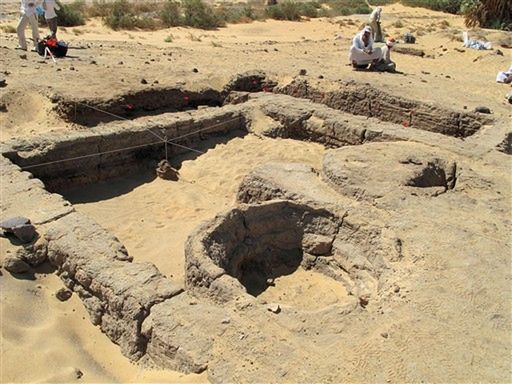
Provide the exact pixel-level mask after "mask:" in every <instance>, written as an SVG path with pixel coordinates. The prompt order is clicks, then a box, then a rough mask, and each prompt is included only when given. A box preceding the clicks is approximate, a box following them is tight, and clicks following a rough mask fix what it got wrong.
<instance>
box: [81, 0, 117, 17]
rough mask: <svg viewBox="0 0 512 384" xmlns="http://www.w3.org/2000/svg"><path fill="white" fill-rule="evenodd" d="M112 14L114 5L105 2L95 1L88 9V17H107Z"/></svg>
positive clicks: (102, 0) (101, 0)
mask: <svg viewBox="0 0 512 384" xmlns="http://www.w3.org/2000/svg"><path fill="white" fill-rule="evenodd" d="M111 12H112V3H111V2H109V3H107V2H106V1H105V0H93V2H92V3H91V4H90V5H89V6H88V7H87V16H89V17H106V16H108V15H109V14H110V13H111Z"/></svg>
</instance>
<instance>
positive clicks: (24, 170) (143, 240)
mask: <svg viewBox="0 0 512 384" xmlns="http://www.w3.org/2000/svg"><path fill="white" fill-rule="evenodd" d="M326 88H328V89H329V91H328V92H326V91H324V90H323V89H326ZM52 102H53V105H54V110H55V113H57V114H58V115H59V116H60V117H61V118H62V119H64V120H66V121H68V122H70V123H72V124H75V126H76V127H77V128H76V129H75V130H74V131H72V132H62V133H60V132H58V131H57V132H53V133H50V134H46V135H45V134H42V135H38V136H34V137H30V138H25V139H22V140H18V139H14V140H11V141H8V142H5V143H3V144H2V149H1V151H2V158H1V167H2V177H3V180H4V181H3V182H2V193H3V199H4V201H3V209H2V215H3V217H18V218H19V217H22V218H26V219H29V221H28V223H27V222H23V223H19V222H16V223H14V224H13V223H12V222H11V227H12V228H7V227H8V226H9V223H7V224H6V223H5V222H3V224H2V225H3V227H2V228H3V229H4V231H5V230H6V228H7V230H10V232H9V235H8V236H9V238H10V239H11V241H12V242H14V244H15V245H17V246H18V251H16V253H15V254H14V255H11V256H9V257H10V259H9V260H8V261H6V260H4V267H5V268H6V269H7V268H8V265H10V268H11V269H12V268H13V265H14V266H15V267H14V268H20V269H18V270H15V272H16V273H18V274H19V273H23V268H21V267H20V265H22V264H25V265H27V268H38V266H39V265H41V264H43V263H50V264H51V265H52V266H53V267H54V268H55V273H56V274H58V276H59V277H60V279H61V281H62V283H63V286H65V292H69V295H75V296H77V297H78V298H79V300H80V302H81V303H82V304H83V306H84V307H85V309H86V310H87V313H88V315H89V319H88V321H90V322H91V323H92V324H93V325H94V326H97V327H98V328H99V329H101V332H102V333H103V334H104V337H105V338H108V339H109V340H110V341H111V342H112V343H115V344H116V345H117V346H118V348H120V350H121V352H122V354H123V355H124V356H125V357H126V358H127V359H129V360H131V361H132V362H134V363H135V364H138V365H140V366H141V367H146V368H152V369H172V370H175V371H178V372H182V373H187V374H188V373H196V374H199V373H202V372H206V375H207V379H208V380H209V381H211V382H214V383H223V382H281V381H283V382H339V381H340V380H341V381H343V380H345V379H348V380H352V379H353V380H354V381H359V380H363V381H366V379H367V378H368V377H367V376H365V375H364V372H362V371H364V370H366V369H371V370H373V369H374V367H373V366H374V365H379V364H385V363H386V362H387V360H388V359H391V360H393V361H395V362H394V363H393V364H398V365H396V367H397V369H396V370H393V371H390V372H386V371H382V372H381V373H380V375H379V376H378V377H376V378H375V380H377V381H388V382H389V381H401V380H402V379H403V378H405V377H407V378H408V379H411V380H412V381H415V380H416V379H420V378H421V377H424V376H423V375H426V374H427V372H429V373H428V375H429V376H428V377H429V379H432V376H431V375H432V373H431V372H430V368H429V366H430V364H431V363H430V362H429V360H428V359H426V358H425V359H420V360H417V361H416V363H415V365H414V366H411V365H410V364H408V362H407V356H404V355H400V354H398V352H396V351H398V350H403V349H404V348H406V349H408V350H409V351H414V348H416V347H417V348H421V349H423V348H424V346H425V345H428V346H429V347H428V348H439V349H444V348H445V346H444V345H443V344H430V343H431V341H428V340H432V339H433V338H439V337H443V338H444V337H446V338H447V339H449V340H453V341H454V342H455V343H458V342H460V343H464V342H463V341H462V340H460V341H456V340H459V338H460V339H462V338H463V337H465V336H463V334H465V333H466V331H465V330H464V327H462V328H460V329H457V328H454V327H444V326H443V327H440V328H439V327H436V326H435V324H436V323H437V322H443V318H444V317H445V316H448V313H449V312H450V311H451V310H452V308H453V305H457V303H453V302H452V301H453V300H454V298H453V296H450V297H451V299H450V300H437V301H435V302H434V301H432V298H431V297H432V296H431V293H432V292H434V291H436V292H437V293H436V294H437V295H439V296H440V297H443V295H444V294H446V293H447V292H445V293H444V292H443V291H442V290H440V289H441V288H440V287H439V286H436V280H437V279H438V277H435V276H441V275H445V274H448V275H449V277H450V279H452V280H451V281H453V286H452V288H453V289H456V290H457V292H459V293H457V300H460V301H461V303H460V305H461V306H460V310H461V311H462V312H461V318H460V321H461V322H462V323H463V324H465V326H467V327H470V328H471V327H473V326H475V325H474V324H473V322H474V321H476V322H477V324H480V325H478V326H479V327H484V329H486V330H484V332H489V335H490V334H491V333H492V332H498V333H503V334H504V333H507V332H508V329H509V325H507V324H509V323H508V322H507V321H506V320H505V319H506V318H507V316H509V315H510V313H509V312H507V311H505V308H502V309H501V310H500V309H499V308H498V307H496V309H495V310H494V312H492V313H488V314H485V315H484V314H482V316H483V318H486V319H487V320H486V322H485V323H480V322H479V321H480V320H478V319H476V318H470V317H468V316H467V314H464V313H465V312H464V311H465V310H466V309H465V308H466V306H465V305H464V302H466V300H472V299H471V297H472V292H474V290H475V289H485V288H477V286H475V284H477V283H476V282H472V283H471V282H468V280H467V278H466V274H469V273H471V274H473V272H470V269H473V268H474V267H475V265H477V264H478V263H481V262H484V263H485V264H484V265H485V268H488V267H489V265H490V264H487V263H491V260H490V259H489V258H490V257H491V255H492V256H493V257H502V258H508V257H509V255H510V252H509V251H510V248H509V247H510V244H509V243H507V242H506V241H502V240H500V233H501V234H502V235H503V234H504V233H505V232H506V231H507V230H506V225H504V224H505V223H507V222H508V224H510V216H509V215H508V214H507V213H509V209H508V206H507V205H508V202H507V199H508V198H509V197H510V196H509V192H510V191H509V190H507V188H506V187H505V188H504V189H503V190H504V191H507V195H506V196H504V195H501V194H498V195H497V193H498V190H495V189H494V188H489V185H490V184H489V183H490V181H489V180H490V179H489V178H490V177H493V175H490V174H489V173H487V172H486V170H485V166H480V165H477V164H476V163H475V161H474V157H473V156H474V155H475V153H476V152H478V153H481V154H484V153H485V154H486V156H491V159H496V161H498V162H501V161H502V160H503V162H504V163H507V164H508V161H509V154H510V151H508V154H507V151H506V150H505V151H503V149H502V148H501V147H500V146H499V145H498V146H496V147H495V148H491V149H490V152H489V150H487V149H486V150H485V151H481V149H479V148H480V144H479V140H480V139H479V135H480V132H481V131H482V130H485V129H492V127H494V126H498V127H499V126H500V125H502V124H504V122H503V121H500V120H496V119H492V118H490V117H488V116H485V115H481V114H478V113H474V112H457V111H453V110H450V109H444V108H442V107H439V106H435V105H432V104H428V103H422V102H419V101H417V100H413V99H406V98H403V97H397V96H393V95H392V94H386V93H385V92H384V91H382V90H379V89H377V88H375V87H371V86H369V85H365V84H358V83H354V82H346V83H343V82H340V83H336V84H329V85H328V86H326V85H325V84H322V83H321V82H318V81H316V82H310V81H309V80H308V79H307V78H305V77H303V76H299V77H296V78H294V79H293V80H292V81H291V82H288V83H287V84H284V85H282V84H279V83H278V82H277V81H274V80H272V79H271V78H270V77H268V76H267V75H266V74H265V73H263V72H259V71H257V72H254V71H253V72H246V73H241V74H238V75H236V76H234V77H233V78H232V80H231V81H229V82H228V83H227V84H226V85H225V86H224V88H223V89H222V90H220V91H219V90H217V91H216V90H213V89H210V90H205V91H204V92H197V91H194V92H192V91H189V90H187V89H185V88H183V87H181V88H180V87H176V88H169V89H166V88H162V89H159V90H155V91H154V92H153V93H151V92H148V91H144V92H141V93H132V94H127V95H122V96H119V97H116V98H115V99H110V100H106V99H80V98H72V99H71V98H66V97H56V98H54V99H53V100H52ZM149 106H151V108H149ZM502 140H506V138H502ZM489 161H491V160H489ZM492 161H494V160H492ZM503 167H504V168H503V172H505V169H506V166H503ZM496 177H497V179H496V180H494V181H493V183H505V184H506V183H508V181H507V179H506V178H505V179H503V178H501V180H500V177H499V176H498V175H496ZM476 207H478V210H479V220H480V226H483V228H484V231H483V232H482V231H481V227H480V226H478V227H477V226H475V221H474V219H473V218H472V215H473V212H474V210H475V209H476ZM15 221H16V220H15ZM20 228H22V229H21V230H20ZM30 229H32V230H33V232H34V233H30ZM27 231H28V232H27ZM20 233H21V234H20ZM501 238H503V239H505V238H506V237H501ZM462 239H463V240H462ZM455 249H456V252H455ZM497 249H500V251H499V252H498V253H496V252H495V251H496V250H497ZM505 250H507V251H505ZM454 252H455V253H454ZM447 254H450V255H451V256H450V257H448V258H446V257H441V256H442V255H447ZM460 254H465V255H466V256H467V257H469V259H468V261H461V260H459V258H458V257H457V255H460ZM500 255H501V256H500ZM485 260H487V261H485ZM461 263H462V264H461ZM465 268H469V269H468V270H467V272H466V269H465ZM426 271H429V273H433V272H435V273H434V279H433V280H431V279H432V277H430V275H426V274H425V273H426ZM492 273H493V274H495V276H500V274H503V273H508V272H506V271H505V270H503V269H501V270H498V269H493V272H492ZM484 276H485V275H482V279H486V278H485V277H484ZM482 281H483V280H482ZM478 284H480V283H478ZM482 284H483V283H482ZM504 294H505V293H504ZM484 304H485V303H484V302H482V303H481V304H480V303H479V304H478V305H484ZM416 314H418V316H416ZM419 314H421V316H419ZM399 319H400V320H399ZM408 319H411V320H410V321H409V320H408ZM427 320H432V321H430V322H427ZM359 335H360V336H359ZM361 338H362V339H364V340H367V341H366V342H365V343H364V344H361V343H360V340H361ZM413 338H414V339H421V340H422V342H421V343H420V344H418V343H415V342H414V341H413ZM450 343H451V342H450ZM450 348H451V347H450ZM339 351H344V352H343V354H342V355H340V353H339ZM361 353H362V354H364V355H366V356H367V357H365V358H364V359H363V358H362V357H361V355H360V354H361ZM410 353H413V352H410ZM414 353H420V349H418V350H417V351H416V352H414ZM474 353H476V352H474ZM497 353H499V349H495V348H493V349H492V350H491V349H485V348H483V349H482V350H481V351H479V354H480V355H479V356H480V357H478V358H479V359H483V358H484V355H487V354H490V355H491V356H493V354H497ZM357 356H360V357H357ZM340 359H341V360H340ZM361 359H363V360H361ZM396 359H399V360H398V362H397V361H396ZM468 364H469V363H468ZM313 367H314V368H313ZM466 369H468V367H465V366H451V367H450V370H449V372H450V375H452V376H445V377H444V379H446V380H447V381H450V380H451V377H452V378H457V377H460V376H459V375H460V374H461V372H462V371H463V370H466ZM479 369H484V368H483V367H482V366H480V368H479ZM487 369H488V370H490V369H491V367H487ZM504 369H505V368H504ZM361 370H362V371H361ZM489 374H491V372H490V371H489V372H486V375H489ZM352 375H354V376H352ZM425 377H426V376H425ZM498 377H500V376H499V375H498V376H496V378H498Z"/></svg>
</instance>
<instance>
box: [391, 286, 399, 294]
mask: <svg viewBox="0 0 512 384" xmlns="http://www.w3.org/2000/svg"><path fill="white" fill-rule="evenodd" d="M393 292H395V293H398V292H400V287H399V286H398V285H395V288H393Z"/></svg>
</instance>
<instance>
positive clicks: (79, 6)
mask: <svg viewBox="0 0 512 384" xmlns="http://www.w3.org/2000/svg"><path fill="white" fill-rule="evenodd" d="M57 4H58V6H59V7H60V9H59V10H56V13H57V23H58V25H60V26H62V27H75V26H78V25H84V24H85V8H86V6H85V1H84V0H75V1H74V2H72V3H71V4H62V3H61V2H60V1H57Z"/></svg>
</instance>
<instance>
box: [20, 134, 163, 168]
mask: <svg viewBox="0 0 512 384" xmlns="http://www.w3.org/2000/svg"><path fill="white" fill-rule="evenodd" d="M157 144H163V143H162V142H160V141H157V142H154V143H150V144H141V145H134V146H132V147H126V148H120V149H113V150H111V151H104V152H97V153H91V154H88V155H82V156H76V157H68V158H67V159H61V160H55V161H47V162H45V163H39V164H33V165H27V166H24V167H22V168H23V169H30V168H36V167H42V166H44V165H50V164H57V163H64V162H66V161H73V160H80V159H86V158H88V157H94V156H101V155H107V154H109V153H114V152H122V151H129V150H131V149H135V148H142V147H149V146H151V145H157Z"/></svg>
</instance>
